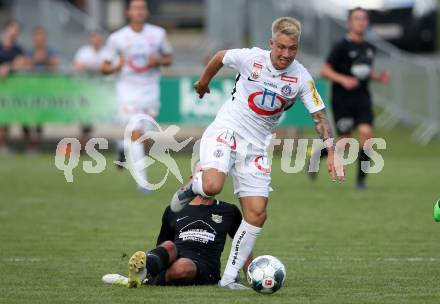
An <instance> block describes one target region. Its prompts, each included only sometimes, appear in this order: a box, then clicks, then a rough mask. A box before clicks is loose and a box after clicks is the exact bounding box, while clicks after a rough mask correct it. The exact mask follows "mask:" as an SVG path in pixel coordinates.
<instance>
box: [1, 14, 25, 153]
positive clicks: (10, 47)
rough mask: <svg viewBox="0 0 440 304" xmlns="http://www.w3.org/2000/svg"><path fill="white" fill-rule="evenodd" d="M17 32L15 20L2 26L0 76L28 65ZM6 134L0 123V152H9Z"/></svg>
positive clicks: (3, 126) (18, 32) (5, 129)
mask: <svg viewBox="0 0 440 304" xmlns="http://www.w3.org/2000/svg"><path fill="white" fill-rule="evenodd" d="M19 34H20V24H19V23H18V22H17V21H14V20H10V21H8V22H6V23H5V25H4V26H3V32H2V36H1V41H0V78H5V77H7V76H8V75H9V74H10V73H11V72H12V71H14V70H20V69H26V68H27V67H28V61H27V60H26V57H25V56H24V51H23V48H22V47H21V46H19V45H18V44H17V42H16V41H17V38H18V35H19ZM7 134H8V126H6V125H0V154H7V153H9V148H8V145H7Z"/></svg>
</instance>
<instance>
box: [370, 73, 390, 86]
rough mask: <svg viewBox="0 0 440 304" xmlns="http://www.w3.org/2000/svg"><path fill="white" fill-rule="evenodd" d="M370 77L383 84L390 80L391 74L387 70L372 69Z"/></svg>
mask: <svg viewBox="0 0 440 304" xmlns="http://www.w3.org/2000/svg"><path fill="white" fill-rule="evenodd" d="M370 79H371V80H373V81H377V82H380V83H383V84H388V83H389V82H390V80H391V74H390V72H389V71H382V72H380V73H379V72H377V71H375V70H374V69H373V70H372V71H371V74H370Z"/></svg>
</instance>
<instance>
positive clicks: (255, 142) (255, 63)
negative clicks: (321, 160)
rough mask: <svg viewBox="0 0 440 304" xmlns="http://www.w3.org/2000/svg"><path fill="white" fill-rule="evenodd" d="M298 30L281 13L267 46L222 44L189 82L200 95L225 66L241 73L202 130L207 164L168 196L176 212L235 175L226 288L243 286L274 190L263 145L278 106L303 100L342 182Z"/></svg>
mask: <svg viewBox="0 0 440 304" xmlns="http://www.w3.org/2000/svg"><path fill="white" fill-rule="evenodd" d="M300 35H301V24H300V23H299V21H298V20H296V19H294V18H290V17H281V18H278V19H276V20H275V21H274V22H273V23H272V38H271V39H270V49H271V50H270V51H267V50H262V49H260V48H252V49H232V50H227V51H219V52H217V54H216V55H214V57H213V58H212V59H211V60H210V61H209V63H208V64H207V66H206V67H205V70H204V71H203V73H202V76H201V77H200V80H199V81H197V82H196V83H195V85H194V87H195V90H196V91H197V93H198V95H199V97H200V98H202V97H203V96H204V95H205V94H206V93H209V92H210V90H209V83H210V81H211V80H212V78H213V77H214V76H215V75H216V74H217V72H218V71H219V70H220V69H221V68H222V67H223V65H226V66H228V67H230V68H232V69H234V70H235V71H236V72H237V73H238V76H237V78H236V83H235V86H234V89H233V92H232V98H231V99H229V100H227V101H226V103H224V104H223V106H222V108H221V109H220V110H219V112H218V113H217V116H216V118H215V120H214V122H213V123H211V125H210V126H209V127H208V128H207V129H206V131H205V132H204V134H203V136H202V139H201V142H200V162H201V165H202V167H203V170H204V171H202V172H198V173H197V174H195V176H194V178H193V179H192V181H191V182H190V183H188V184H187V185H186V186H185V187H183V188H182V189H180V190H178V191H177V192H176V194H175V195H174V197H173V199H172V201H171V209H172V210H173V211H179V210H181V209H182V208H184V207H185V205H186V204H187V203H188V202H189V201H190V200H192V199H193V198H194V197H195V196H196V195H201V196H203V197H209V196H215V195H217V194H218V193H220V192H221V190H222V188H223V185H224V183H225V179H226V174H231V175H232V177H233V181H234V193H235V194H236V195H237V196H238V197H239V199H240V205H241V208H242V211H243V217H244V220H243V221H242V223H241V225H240V227H239V228H238V231H237V233H236V234H235V237H234V239H233V241H232V247H231V252H230V255H229V259H228V263H227V265H226V268H225V272H224V273H223V276H222V279H221V281H220V283H219V286H220V287H223V288H228V289H243V288H244V286H243V285H241V284H238V283H236V282H235V278H236V277H237V274H238V272H239V271H240V269H241V268H242V267H243V264H244V263H245V261H246V258H247V257H248V255H249V254H250V252H251V251H252V249H253V247H254V246H255V242H256V240H257V238H258V236H259V234H260V232H261V229H262V227H263V224H264V222H265V221H266V207H267V203H268V196H269V193H270V191H272V188H271V187H270V181H271V176H270V167H269V164H268V160H267V147H268V145H269V143H270V142H271V138H272V130H273V128H275V127H276V126H277V124H278V122H279V120H280V118H281V115H282V113H283V111H284V110H286V109H288V108H290V107H291V106H292V105H293V103H294V102H295V100H296V98H299V99H301V101H302V102H303V103H304V105H305V107H306V108H307V109H308V111H309V112H310V113H311V115H312V118H313V120H314V122H315V124H316V129H317V131H318V133H319V135H320V137H321V139H322V140H323V141H324V142H325V144H326V146H327V149H328V151H329V156H330V157H328V159H327V166H328V171H329V173H330V174H331V176H332V179H333V180H334V181H335V180H336V178H338V179H339V181H340V182H342V181H343V178H344V176H343V168H342V164H341V162H339V161H338V162H337V163H335V162H334V161H335V158H334V157H333V156H335V155H334V147H333V135H332V131H331V128H330V125H329V123H328V120H327V117H326V115H325V112H324V108H325V106H324V103H323V101H322V100H321V97H320V96H319V93H318V92H317V91H316V88H315V84H314V81H313V79H312V77H311V75H310V74H309V72H308V71H307V70H306V69H305V68H304V66H303V65H302V64H300V63H299V62H298V61H296V60H295V57H296V54H297V51H298V48H299V39H300ZM336 171H338V172H336ZM337 173H338V174H337ZM336 175H338V177H337V176H336Z"/></svg>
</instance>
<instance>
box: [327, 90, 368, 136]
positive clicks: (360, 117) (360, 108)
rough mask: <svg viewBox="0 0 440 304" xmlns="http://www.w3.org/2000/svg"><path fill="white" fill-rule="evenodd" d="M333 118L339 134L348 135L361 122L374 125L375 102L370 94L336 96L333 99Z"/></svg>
mask: <svg viewBox="0 0 440 304" xmlns="http://www.w3.org/2000/svg"><path fill="white" fill-rule="evenodd" d="M332 109H333V118H334V120H335V126H336V131H337V132H338V134H339V135H346V134H349V133H351V132H352V131H353V129H354V128H355V127H356V126H357V125H359V124H369V125H371V126H372V125H373V119H374V115H373V103H372V101H371V98H370V94H369V93H368V92H367V93H365V94H357V95H356V96H350V97H348V98H347V97H346V96H338V95H336V96H334V97H333V99H332Z"/></svg>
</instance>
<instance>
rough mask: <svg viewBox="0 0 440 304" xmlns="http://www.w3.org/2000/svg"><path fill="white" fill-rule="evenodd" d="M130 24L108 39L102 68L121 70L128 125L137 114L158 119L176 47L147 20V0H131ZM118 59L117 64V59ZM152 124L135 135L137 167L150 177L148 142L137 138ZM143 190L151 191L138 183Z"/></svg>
mask: <svg viewBox="0 0 440 304" xmlns="http://www.w3.org/2000/svg"><path fill="white" fill-rule="evenodd" d="M127 17H128V20H129V24H128V25H127V26H125V27H123V28H121V29H119V30H118V31H116V32H114V33H113V34H111V35H110V36H109V38H108V40H107V44H106V50H107V51H108V53H109V55H108V59H107V60H106V61H105V63H104V64H103V65H102V67H101V71H102V72H103V73H104V74H113V73H119V79H118V82H117V85H116V91H117V92H116V94H117V99H118V107H119V109H118V110H119V118H120V121H121V123H123V124H124V125H125V124H127V123H128V122H129V121H130V119H131V118H132V117H134V116H135V115H137V114H147V115H149V116H151V117H152V118H155V117H156V116H157V115H158V114H159V108H160V67H161V66H168V65H170V64H171V62H172V48H171V46H170V45H169V43H168V41H167V38H166V32H165V29H163V28H161V27H158V26H155V25H152V24H149V23H145V20H146V19H147V17H148V9H147V4H146V2H145V1H144V0H131V1H130V2H129V4H128V9H127ZM115 57H116V58H117V60H116V63H115V60H114V58H115ZM151 127H152V126H151V124H148V123H142V124H140V123H139V124H136V125H135V128H134V130H133V132H132V134H131V140H132V143H131V152H132V158H133V160H134V162H133V164H132V165H133V166H134V170H135V171H136V172H137V174H140V175H141V176H142V178H145V180H147V172H146V168H145V166H144V164H143V162H141V161H139V160H141V159H143V158H144V156H145V147H144V143H142V142H139V141H137V140H138V139H139V138H141V136H142V135H143V133H144V132H146V131H148V129H149V128H151ZM117 148H118V150H119V153H120V155H121V159H120V160H121V161H124V158H123V157H122V155H123V154H122V153H123V149H124V146H123V141H120V142H118V147H117ZM138 188H139V190H141V191H145V192H148V190H149V189H144V188H143V187H141V186H140V185H138Z"/></svg>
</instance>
